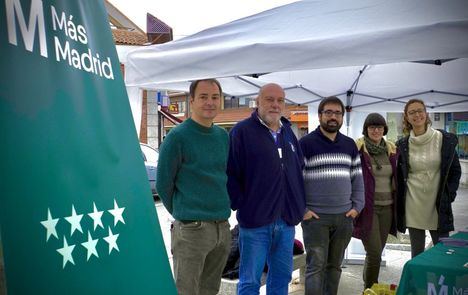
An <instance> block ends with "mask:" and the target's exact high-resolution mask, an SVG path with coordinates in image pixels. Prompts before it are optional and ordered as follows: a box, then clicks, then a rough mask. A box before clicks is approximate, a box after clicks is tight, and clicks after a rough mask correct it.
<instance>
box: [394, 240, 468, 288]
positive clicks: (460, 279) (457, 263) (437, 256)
mask: <svg viewBox="0 0 468 295" xmlns="http://www.w3.org/2000/svg"><path fill="white" fill-rule="evenodd" d="M451 238H458V239H464V240H468V233H457V234H455V235H453V236H451ZM452 250H453V251H452ZM447 252H451V253H452V254H447ZM465 263H468V248H466V247H465V248H463V247H454V246H450V247H447V246H445V245H443V244H442V243H438V244H437V245H436V246H435V247H432V248H431V249H429V250H427V251H425V252H424V253H421V254H419V255H418V256H416V257H414V258H413V259H411V260H410V261H408V262H407V263H406V264H405V266H404V268H403V273H402V275H401V279H400V284H399V286H398V290H397V295H416V294H424V295H432V294H433V295H439V294H445V295H452V294H453V295H455V294H460V295H464V294H468V268H467V267H465V266H464V265H465Z"/></svg>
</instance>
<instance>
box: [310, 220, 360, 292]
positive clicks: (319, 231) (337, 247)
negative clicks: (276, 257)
mask: <svg viewBox="0 0 468 295" xmlns="http://www.w3.org/2000/svg"><path fill="white" fill-rule="evenodd" d="M319 216H320V219H314V218H311V219H309V220H304V221H302V231H303V237H304V244H305V248H306V253H307V256H306V262H307V266H306V274H305V280H306V281H305V294H306V295H321V294H324V295H336V294H337V293H338V285H339V283H340V277H341V263H342V262H343V257H344V252H345V250H346V247H347V246H348V243H349V241H350V240H351V234H352V232H353V219H352V218H351V217H346V216H345V213H343V214H319Z"/></svg>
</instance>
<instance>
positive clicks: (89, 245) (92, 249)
mask: <svg viewBox="0 0 468 295" xmlns="http://www.w3.org/2000/svg"><path fill="white" fill-rule="evenodd" d="M98 241H99V239H96V240H93V237H91V233H90V232H89V231H88V241H87V242H84V243H81V245H83V247H85V248H86V250H88V258H87V259H86V261H88V260H89V257H91V255H94V256H96V257H97V258H99V255H98V253H97V251H96V245H97V243H98Z"/></svg>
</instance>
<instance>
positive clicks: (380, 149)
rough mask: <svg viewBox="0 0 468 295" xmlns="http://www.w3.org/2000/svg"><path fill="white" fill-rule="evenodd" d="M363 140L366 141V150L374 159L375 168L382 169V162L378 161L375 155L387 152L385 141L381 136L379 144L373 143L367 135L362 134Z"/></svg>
mask: <svg viewBox="0 0 468 295" xmlns="http://www.w3.org/2000/svg"><path fill="white" fill-rule="evenodd" d="M364 141H365V142H366V149H367V152H368V153H369V155H370V156H371V157H372V158H373V159H374V161H375V164H376V165H377V169H378V170H380V169H382V164H380V163H379V161H378V160H377V157H376V156H378V155H381V154H383V153H386V152H387V143H386V142H385V140H384V139H383V138H382V140H381V141H380V143H379V144H375V143H374V142H373V141H372V140H370V139H369V137H367V136H364Z"/></svg>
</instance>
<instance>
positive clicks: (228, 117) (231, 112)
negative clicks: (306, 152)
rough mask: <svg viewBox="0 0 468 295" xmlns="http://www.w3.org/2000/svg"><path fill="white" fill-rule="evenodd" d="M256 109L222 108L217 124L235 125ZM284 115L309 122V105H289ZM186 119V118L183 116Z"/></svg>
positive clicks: (168, 125)
mask: <svg viewBox="0 0 468 295" xmlns="http://www.w3.org/2000/svg"><path fill="white" fill-rule="evenodd" d="M253 111H254V109H252V108H230V109H224V110H221V111H220V112H219V113H218V115H217V116H216V117H215V119H214V123H215V124H220V125H235V124H236V123H237V122H239V121H242V120H244V119H245V118H248V117H250V114H252V112H253ZM293 114H294V115H295V116H294V118H291V116H292V115H293ZM298 115H300V116H298ZM284 116H285V117H286V118H288V119H292V121H293V122H302V120H304V121H303V122H305V123H306V122H307V121H308V116H307V106H296V105H293V106H291V105H289V106H287V107H286V110H285V112H284ZM181 119H185V118H181ZM165 126H166V127H172V126H173V124H172V123H170V122H168V123H166V124H165Z"/></svg>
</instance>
